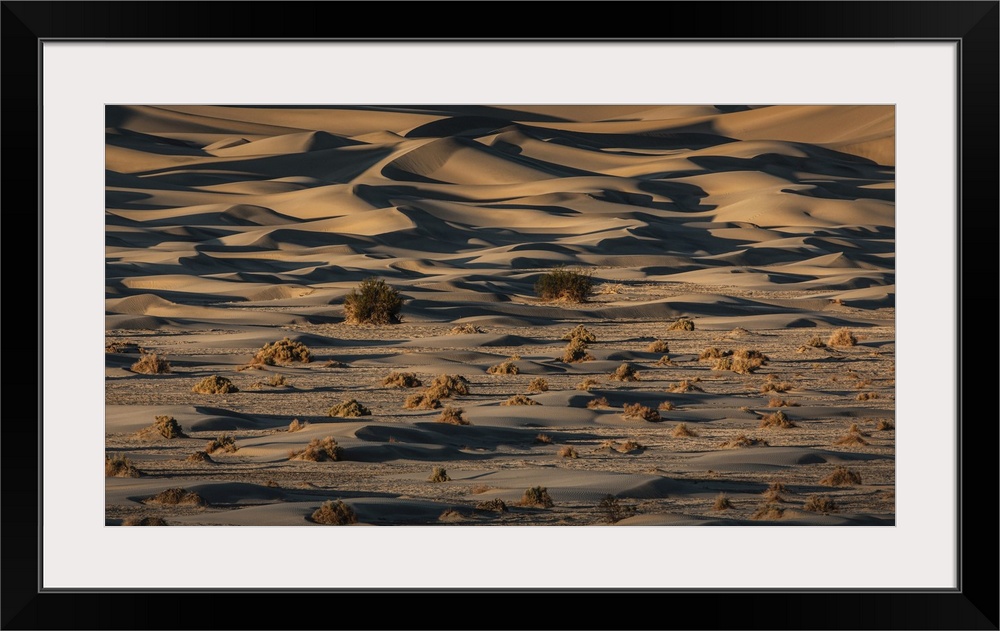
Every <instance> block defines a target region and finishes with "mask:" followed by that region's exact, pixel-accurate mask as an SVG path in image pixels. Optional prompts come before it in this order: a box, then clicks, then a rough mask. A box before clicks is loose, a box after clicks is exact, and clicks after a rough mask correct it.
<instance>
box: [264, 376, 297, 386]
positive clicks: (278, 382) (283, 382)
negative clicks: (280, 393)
mask: <svg viewBox="0 0 1000 631" xmlns="http://www.w3.org/2000/svg"><path fill="white" fill-rule="evenodd" d="M267 385H269V386H271V387H272V388H283V387H285V386H290V385H292V384H290V383H288V379H286V378H285V376H284V375H271V378H270V379H268V380H267Z"/></svg>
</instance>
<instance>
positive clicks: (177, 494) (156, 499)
mask: <svg viewBox="0 0 1000 631" xmlns="http://www.w3.org/2000/svg"><path fill="white" fill-rule="evenodd" d="M145 503H146V504H165V505H169V506H207V505H208V502H206V501H205V498H203V497H202V496H200V495H198V494H197V493H195V492H194V491H189V490H187V489H181V488H172V489H166V490H164V491H161V492H159V493H157V494H156V495H154V496H152V497H148V498H146V499H145Z"/></svg>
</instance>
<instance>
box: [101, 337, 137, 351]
mask: <svg viewBox="0 0 1000 631" xmlns="http://www.w3.org/2000/svg"><path fill="white" fill-rule="evenodd" d="M104 352H105V353H141V352H142V347H141V346H139V344H138V343H137V342H133V341H131V340H109V341H108V342H107V343H106V344H105V345H104Z"/></svg>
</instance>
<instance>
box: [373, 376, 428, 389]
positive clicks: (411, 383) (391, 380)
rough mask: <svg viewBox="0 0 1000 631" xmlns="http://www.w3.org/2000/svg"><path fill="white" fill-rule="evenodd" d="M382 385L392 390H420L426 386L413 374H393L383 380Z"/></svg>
mask: <svg viewBox="0 0 1000 631" xmlns="http://www.w3.org/2000/svg"><path fill="white" fill-rule="evenodd" d="M382 385H383V386H389V387H391V388H419V387H420V386H422V385H424V384H423V382H421V381H420V379H418V378H417V376H416V375H415V374H413V373H412V372H391V373H389V374H388V375H386V377H385V379H383V380H382Z"/></svg>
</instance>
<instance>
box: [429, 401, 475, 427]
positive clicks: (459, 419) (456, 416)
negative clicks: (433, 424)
mask: <svg viewBox="0 0 1000 631" xmlns="http://www.w3.org/2000/svg"><path fill="white" fill-rule="evenodd" d="M464 414H465V410H463V409H462V408H457V407H453V406H451V405H449V406H448V407H446V408H445V409H443V410H441V416H439V417H437V422H438V423H447V424H449V425H468V424H469V421H467V420H465V418H464V417H463V415H464Z"/></svg>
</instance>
